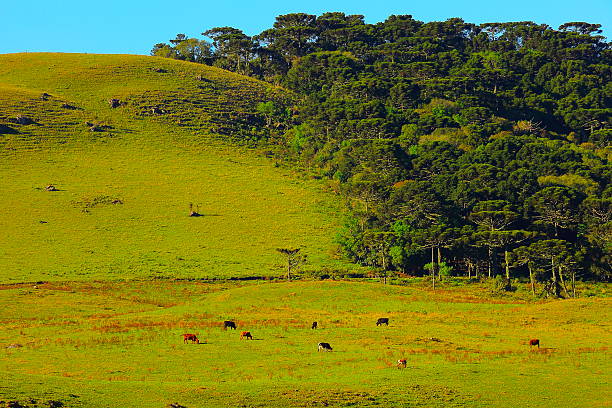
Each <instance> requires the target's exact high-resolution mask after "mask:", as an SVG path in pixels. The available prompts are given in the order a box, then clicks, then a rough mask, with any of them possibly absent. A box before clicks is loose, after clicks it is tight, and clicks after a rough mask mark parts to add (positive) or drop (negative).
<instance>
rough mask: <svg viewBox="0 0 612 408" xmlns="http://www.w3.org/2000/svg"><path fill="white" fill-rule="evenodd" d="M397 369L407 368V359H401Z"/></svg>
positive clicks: (398, 361)
mask: <svg viewBox="0 0 612 408" xmlns="http://www.w3.org/2000/svg"><path fill="white" fill-rule="evenodd" d="M397 368H406V359H405V358H400V359H399V360H397Z"/></svg>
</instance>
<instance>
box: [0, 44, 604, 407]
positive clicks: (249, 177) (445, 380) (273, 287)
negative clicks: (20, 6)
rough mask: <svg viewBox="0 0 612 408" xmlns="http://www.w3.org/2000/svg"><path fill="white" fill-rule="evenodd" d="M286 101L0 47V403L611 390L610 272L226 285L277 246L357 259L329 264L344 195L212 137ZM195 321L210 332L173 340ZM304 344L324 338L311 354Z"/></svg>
mask: <svg viewBox="0 0 612 408" xmlns="http://www.w3.org/2000/svg"><path fill="white" fill-rule="evenodd" d="M158 68H162V69H163V70H164V71H165V72H157V71H156V69H158ZM43 92H46V93H48V94H49V95H50V96H49V97H48V98H46V100H43V99H41V98H40V96H41V94H42V93H43ZM285 97H286V93H285V92H284V91H283V90H281V89H277V88H274V87H271V86H270V85H267V84H264V83H262V82H258V81H255V80H252V79H249V78H245V77H241V76H239V75H235V74H231V73H228V72H225V71H222V70H219V69H216V68H210V67H205V66H202V65H196V64H190V63H185V62H180V61H173V60H166V59H159V58H153V57H143V56H125V55H78V54H10V55H0V125H5V126H8V127H9V128H10V129H12V132H8V133H7V132H6V130H7V128H6V127H1V128H0V129H4V131H5V133H4V134H0V179H1V180H2V194H0V227H1V228H2V234H0V311H1V312H0V372H2V377H1V378H2V381H1V382H0V383H1V384H0V400H4V401H6V400H19V401H21V402H22V403H27V404H28V405H29V406H43V404H44V403H45V402H46V401H49V400H57V401H62V402H63V403H64V404H65V405H66V406H69V407H109V408H110V407H117V406H129V407H160V406H166V405H167V404H169V403H172V402H179V403H181V404H183V405H185V406H187V407H189V408H193V407H219V406H261V407H263V406H272V407H286V406H297V407H321V406H371V407H375V406H378V407H388V406H406V407H453V406H456V407H464V406H469V407H542V408H544V407H550V406H558V407H604V406H609V404H610V400H611V398H610V393H609V389H608V388H609V374H608V373H609V372H610V369H611V367H610V358H609V357H610V354H609V351H608V348H609V344H610V330H609V329H610V327H609V322H610V313H609V310H610V301H609V299H607V298H606V297H605V288H604V289H603V290H600V289H599V288H597V287H591V288H587V287H584V288H581V291H582V292H583V293H584V294H601V292H602V291H603V292H604V293H603V297H591V298H586V299H577V300H566V301H555V302H548V303H529V302H527V301H526V300H525V299H527V298H528V295H525V293H528V289H526V288H524V287H523V286H524V285H519V286H520V290H519V291H517V292H516V293H514V294H512V295H506V296H503V297H501V296H491V295H490V292H489V290H488V289H487V288H485V287H480V286H478V285H462V284H461V283H462V282H461V281H456V282H451V281H448V282H445V283H443V284H441V285H440V286H439V288H438V290H437V291H436V292H431V291H429V290H428V289H427V285H428V282H427V281H423V282H421V281H410V280H409V281H408V282H407V286H391V285H388V286H385V285H380V284H378V283H368V282H345V281H296V282H270V281H265V280H258V281H253V282H247V281H241V282H231V281H225V280H223V279H225V278H252V277H266V278H270V277H278V276H281V275H282V274H283V273H284V271H283V259H282V257H281V256H280V255H279V254H278V253H277V252H276V250H275V249H276V248H280V247H298V246H299V247H303V248H304V250H303V251H304V253H306V254H307V255H308V257H309V263H308V265H307V266H306V268H308V269H312V270H321V269H322V268H329V269H340V270H345V269H356V267H355V266H353V265H349V264H346V263H345V262H343V261H342V260H339V259H337V258H338V256H337V253H336V252H337V249H336V248H335V245H334V243H333V236H334V234H335V232H336V230H337V227H338V225H339V224H340V222H341V219H342V211H341V208H342V204H341V203H340V202H339V201H338V199H337V197H335V196H333V195H332V194H331V193H327V192H326V191H325V190H326V188H325V185H324V184H323V183H321V182H318V181H314V180H306V179H304V178H302V177H300V176H299V175H297V174H295V173H293V172H291V171H290V170H288V169H284V168H282V167H279V166H275V163H274V162H273V161H272V160H270V159H267V158H265V157H264V155H262V154H260V153H258V152H257V151H255V150H247V149H245V148H241V147H236V146H232V145H230V144H227V143H226V142H225V141H227V139H230V140H240V139H244V138H245V137H247V136H248V132H247V130H248V129H247V127H246V125H245V123H246V122H245V120H246V119H245V118H249V117H252V115H255V106H256V104H257V103H258V102H261V101H267V100H271V99H272V100H275V99H276V98H285ZM110 98H118V99H120V100H121V101H125V102H127V104H126V105H124V106H122V107H120V108H116V109H111V108H110V107H109V105H108V99H110ZM63 104H69V105H71V106H74V107H77V108H78V109H67V108H66V107H62V105H63ZM151 107H159V108H160V109H163V110H165V111H166V113H165V114H162V115H153V114H151ZM17 115H25V116H28V117H30V118H32V119H33V120H34V121H35V123H33V124H29V125H19V124H15V123H12V122H11V119H12V118H15V117H16V116H17ZM87 122H89V123H93V124H97V125H98V126H100V127H104V128H103V131H101V132H91V131H90V130H89V128H90V125H87V124H86V123H87ZM224 139H225V141H224ZM48 184H53V185H55V186H56V187H57V188H58V189H59V191H54V192H49V191H45V189H44V188H45V186H47V185H48ZM117 200H118V201H117ZM113 202H114V203H113ZM189 203H194V204H197V205H199V212H201V213H203V215H204V216H203V217H189V216H188V211H189V207H188V205H189ZM200 279H208V280H214V281H212V283H210V282H209V283H205V282H204V281H201V280H200ZM38 281H43V283H36V284H35V283H34V282H38ZM28 282H29V283H28ZM379 317H389V318H390V319H391V325H390V326H389V327H376V326H375V324H374V323H375V321H376V319H377V318H379ZM225 319H233V320H235V321H236V322H237V323H238V325H239V330H238V331H223V330H222V329H221V327H220V322H221V321H223V320H225ZM314 320H316V321H318V322H319V324H320V329H319V330H317V331H314V330H311V329H310V328H309V327H310V324H311V322H312V321H314ZM241 330H250V331H251V332H252V333H253V335H254V337H255V340H253V341H246V340H243V341H240V340H239V332H240V331H241ZM190 332H192V333H197V334H198V335H199V336H200V338H201V339H203V340H205V343H204V344H200V345H192V344H183V341H182V338H181V334H183V333H190ZM533 337H536V338H539V339H540V340H541V342H542V349H540V350H539V351H536V350H533V351H531V350H529V346H528V345H527V341H528V340H529V339H530V338H533ZM320 341H325V342H329V343H331V344H332V346H333V347H334V351H333V352H331V353H318V352H317V351H316V345H317V343H318V342H320ZM15 344H19V345H21V346H22V347H10V346H11V345H15ZM399 358H407V359H408V368H406V369H405V370H398V369H396V368H395V362H396V361H397V359H399ZM30 399H35V400H36V401H37V403H32V402H29V401H30Z"/></svg>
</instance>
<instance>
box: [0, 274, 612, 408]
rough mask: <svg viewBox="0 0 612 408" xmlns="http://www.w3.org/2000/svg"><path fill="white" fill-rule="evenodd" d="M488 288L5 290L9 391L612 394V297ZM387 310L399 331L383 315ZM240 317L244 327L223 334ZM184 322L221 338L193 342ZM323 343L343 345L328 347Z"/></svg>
mask: <svg viewBox="0 0 612 408" xmlns="http://www.w3.org/2000/svg"><path fill="white" fill-rule="evenodd" d="M475 289H476V288H468V289H456V290H458V291H459V293H461V294H464V295H465V296H466V298H471V299H472V301H471V302H469V303H467V302H459V301H452V299H449V300H447V301H445V300H444V299H445V295H444V294H438V293H431V292H430V291H428V290H427V289H425V286H424V285H423V286H421V285H418V284H417V285H411V286H408V287H397V286H384V285H380V284H373V283H350V282H332V281H322V282H294V283H260V284H254V283H251V284H242V285H237V284H202V283H189V282H165V281H157V282H150V281H148V282H132V283H121V284H120V283H104V282H98V283H65V284H44V285H39V286H38V287H37V288H36V289H35V288H33V286H32V285H24V286H16V287H14V286H13V287H5V288H4V290H3V291H2V292H3V295H2V299H5V300H8V299H10V300H11V301H10V302H6V303H5V304H2V305H1V306H2V307H3V310H4V313H3V319H2V330H1V331H0V343H1V344H5V345H6V344H11V343H12V344H14V343H19V344H23V345H24V347H22V348H17V349H6V351H5V352H4V355H3V357H2V358H1V359H0V370H2V371H3V372H5V373H10V375H9V376H8V382H5V384H4V388H1V389H0V394H4V397H3V398H11V399H22V400H25V399H26V398H35V399H43V398H48V399H54V398H55V399H59V400H62V401H66V402H70V403H71V406H87V407H112V406H117V405H122V404H125V405H127V406H135V407H136V406H138V407H155V406H163V404H168V403H170V402H175V401H176V402H180V403H182V404H183V405H186V406H188V407H205V406H240V404H245V405H247V406H324V403H327V404H329V405H331V406H348V405H350V404H355V405H358V406H440V407H441V406H473V407H490V406H499V407H509V406H515V407H549V406H564V407H598V406H602V407H603V406H605V405H606V403H607V402H606V401H608V402H609V399H606V398H609V392H608V389H607V380H608V379H609V376H608V373H609V370H610V368H611V367H610V362H609V353H608V351H607V350H608V347H609V342H610V334H609V318H610V316H609V310H610V302H609V300H608V299H579V300H568V301H563V302H554V303H546V304H528V303H524V302H518V301H509V302H508V303H499V302H498V303H491V302H487V301H486V300H480V301H476V298H472V297H471V293H469V291H471V290H475ZM479 289H480V288H479ZM349 294H350V295H349ZM382 316H388V317H390V319H391V324H390V326H389V327H376V326H375V324H374V323H375V321H376V319H377V318H378V317H382ZM225 319H233V320H235V321H236V322H237V324H238V330H237V331H231V330H228V331H224V330H222V328H221V325H220V322H221V321H223V320H225ZM313 320H317V321H318V322H319V325H320V329H319V330H316V331H315V330H311V329H310V327H309V326H310V323H311V322H312V321H313ZM241 330H249V331H251V332H252V333H253V336H254V338H255V340H253V341H247V340H242V341H241V340H239V332H240V331H241ZM182 333H197V334H198V335H199V337H200V339H203V340H204V341H205V343H204V344H200V345H197V344H193V345H192V344H183V342H182V338H181V337H180V336H181V334H182ZM532 337H537V338H540V340H541V342H542V348H541V349H540V350H533V351H532V350H530V349H529V346H528V345H527V344H526V343H527V340H529V338H532ZM432 338H433V339H434V340H432ZM320 341H326V342H329V343H331V345H332V347H333V348H334V351H333V352H331V353H318V352H317V351H316V345H317V343H318V342H320ZM403 357H405V358H407V359H408V368H406V369H405V370H398V369H396V368H395V362H396V360H397V359H398V358H403ZM45 393H49V394H45ZM70 394H73V395H78V398H77V397H70ZM46 395H49V396H46ZM50 395H52V396H53V398H51V397H50Z"/></svg>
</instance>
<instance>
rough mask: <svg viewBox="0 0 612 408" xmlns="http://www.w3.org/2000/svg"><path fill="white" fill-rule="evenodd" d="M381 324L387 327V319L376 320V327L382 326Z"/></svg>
mask: <svg viewBox="0 0 612 408" xmlns="http://www.w3.org/2000/svg"><path fill="white" fill-rule="evenodd" d="M383 324H386V325H387V326H388V325H389V318H388V317H381V318H380V319H378V320H377V321H376V325H377V326H382V325H383Z"/></svg>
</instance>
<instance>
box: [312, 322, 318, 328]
mask: <svg viewBox="0 0 612 408" xmlns="http://www.w3.org/2000/svg"><path fill="white" fill-rule="evenodd" d="M317 327H319V325H318V324H317V322H312V327H311V328H312V329H316V328H317Z"/></svg>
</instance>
